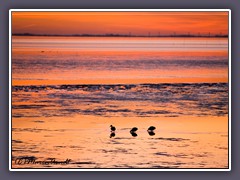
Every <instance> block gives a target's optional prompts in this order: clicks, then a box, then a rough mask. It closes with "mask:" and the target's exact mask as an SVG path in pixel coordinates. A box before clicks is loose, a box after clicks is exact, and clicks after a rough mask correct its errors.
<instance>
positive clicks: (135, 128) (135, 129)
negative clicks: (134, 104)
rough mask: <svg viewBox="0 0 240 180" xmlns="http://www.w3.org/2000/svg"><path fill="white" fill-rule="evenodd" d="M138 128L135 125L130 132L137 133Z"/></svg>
mask: <svg viewBox="0 0 240 180" xmlns="http://www.w3.org/2000/svg"><path fill="white" fill-rule="evenodd" d="M137 130H138V128H137V127H133V128H132V129H131V130H130V133H135V132H136V131H137Z"/></svg>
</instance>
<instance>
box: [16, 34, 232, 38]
mask: <svg viewBox="0 0 240 180" xmlns="http://www.w3.org/2000/svg"><path fill="white" fill-rule="evenodd" d="M12 36H45V37H131V38H134V37H146V38H159V37H161V38H165V37H166V38H168V37H176V38H178V37H179V38H183V37H184V38H193V37H194V38H228V35H221V34H220V35H219V34H216V35H191V34H179V35H177V34H176V35H125V34H31V33H14V34H12Z"/></svg>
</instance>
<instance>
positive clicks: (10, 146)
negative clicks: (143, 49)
mask: <svg viewBox="0 0 240 180" xmlns="http://www.w3.org/2000/svg"><path fill="white" fill-rule="evenodd" d="M21 11H26V12H30V11H36V12H38V11H39V12H44V11H53V12H61V11H64V12H66V11H69V12H71V11H72V12H78V11H79V12H80V11H83V12H87V11H98V12H103V11H112V12H115V11H122V12H124V11H132V12H136V11H139V12H140V11H141V12H146V11H153V12H154V11H156V12H167V11H171V12H174V11H177V12H183V11H185V12H196V11H199V12H201V11H204V12H214V11H219V12H228V15H229V16H228V21H229V23H228V27H229V31H228V39H229V41H228V42H229V43H228V50H229V51H228V55H229V57H228V58H229V65H228V80H229V82H228V83H229V102H228V103H229V109H228V130H229V132H228V159H229V161H228V165H229V168H228V169H187V168H186V169H94V168H93V169H69V168H67V169H66V168H65V169H52V168H49V169H12V155H11V154H12V142H11V139H12V104H11V103H12V57H11V56H12V42H11V38H12V27H11V25H12V22H11V18H12V12H21ZM9 171H231V9H10V10H9Z"/></svg>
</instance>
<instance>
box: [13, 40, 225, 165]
mask: <svg viewBox="0 0 240 180" xmlns="http://www.w3.org/2000/svg"><path fill="white" fill-rule="evenodd" d="M12 58H13V59H12V73H13V75H12V78H13V86H12V160H13V161H12V162H13V164H12V165H13V168H59V167H60V168H227V167H228V80H227V78H228V74H227V72H228V53H227V39H224V38H223V39H211V38H209V39H203V38H202V39H201V38H199V39H194V38H190V39H182V38H172V39H171V38H166V39H162V38H153V39H151V38H150V39H149V38H145V39H144V38H139V39H138V38H133V39H131V38H119V39H116V38H94V39H93V38H89V39H88V38H62V37H61V38H50V37H29V38H26V37H13V54H12ZM111 124H112V125H113V126H115V127H116V128H117V129H116V130H113V129H112V130H111V127H109V126H110V125H111ZM150 126H154V127H156V129H155V130H154V131H153V130H148V128H149V127H150ZM133 127H137V128H138V130H137V131H136V130H133V131H131V129H132V128H133ZM21 157H22V158H26V157H28V158H32V159H37V160H46V159H49V158H55V159H56V160H58V161H65V160H66V159H71V161H70V163H69V164H67V165H60V164H21V165H19V164H15V163H14V162H15V160H16V159H17V158H21Z"/></svg>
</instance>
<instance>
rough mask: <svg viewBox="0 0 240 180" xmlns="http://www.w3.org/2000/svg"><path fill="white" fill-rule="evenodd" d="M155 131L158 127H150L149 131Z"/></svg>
mask: <svg viewBox="0 0 240 180" xmlns="http://www.w3.org/2000/svg"><path fill="white" fill-rule="evenodd" d="M155 129H156V127H154V126H150V127H149V128H148V131H154V130H155Z"/></svg>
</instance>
